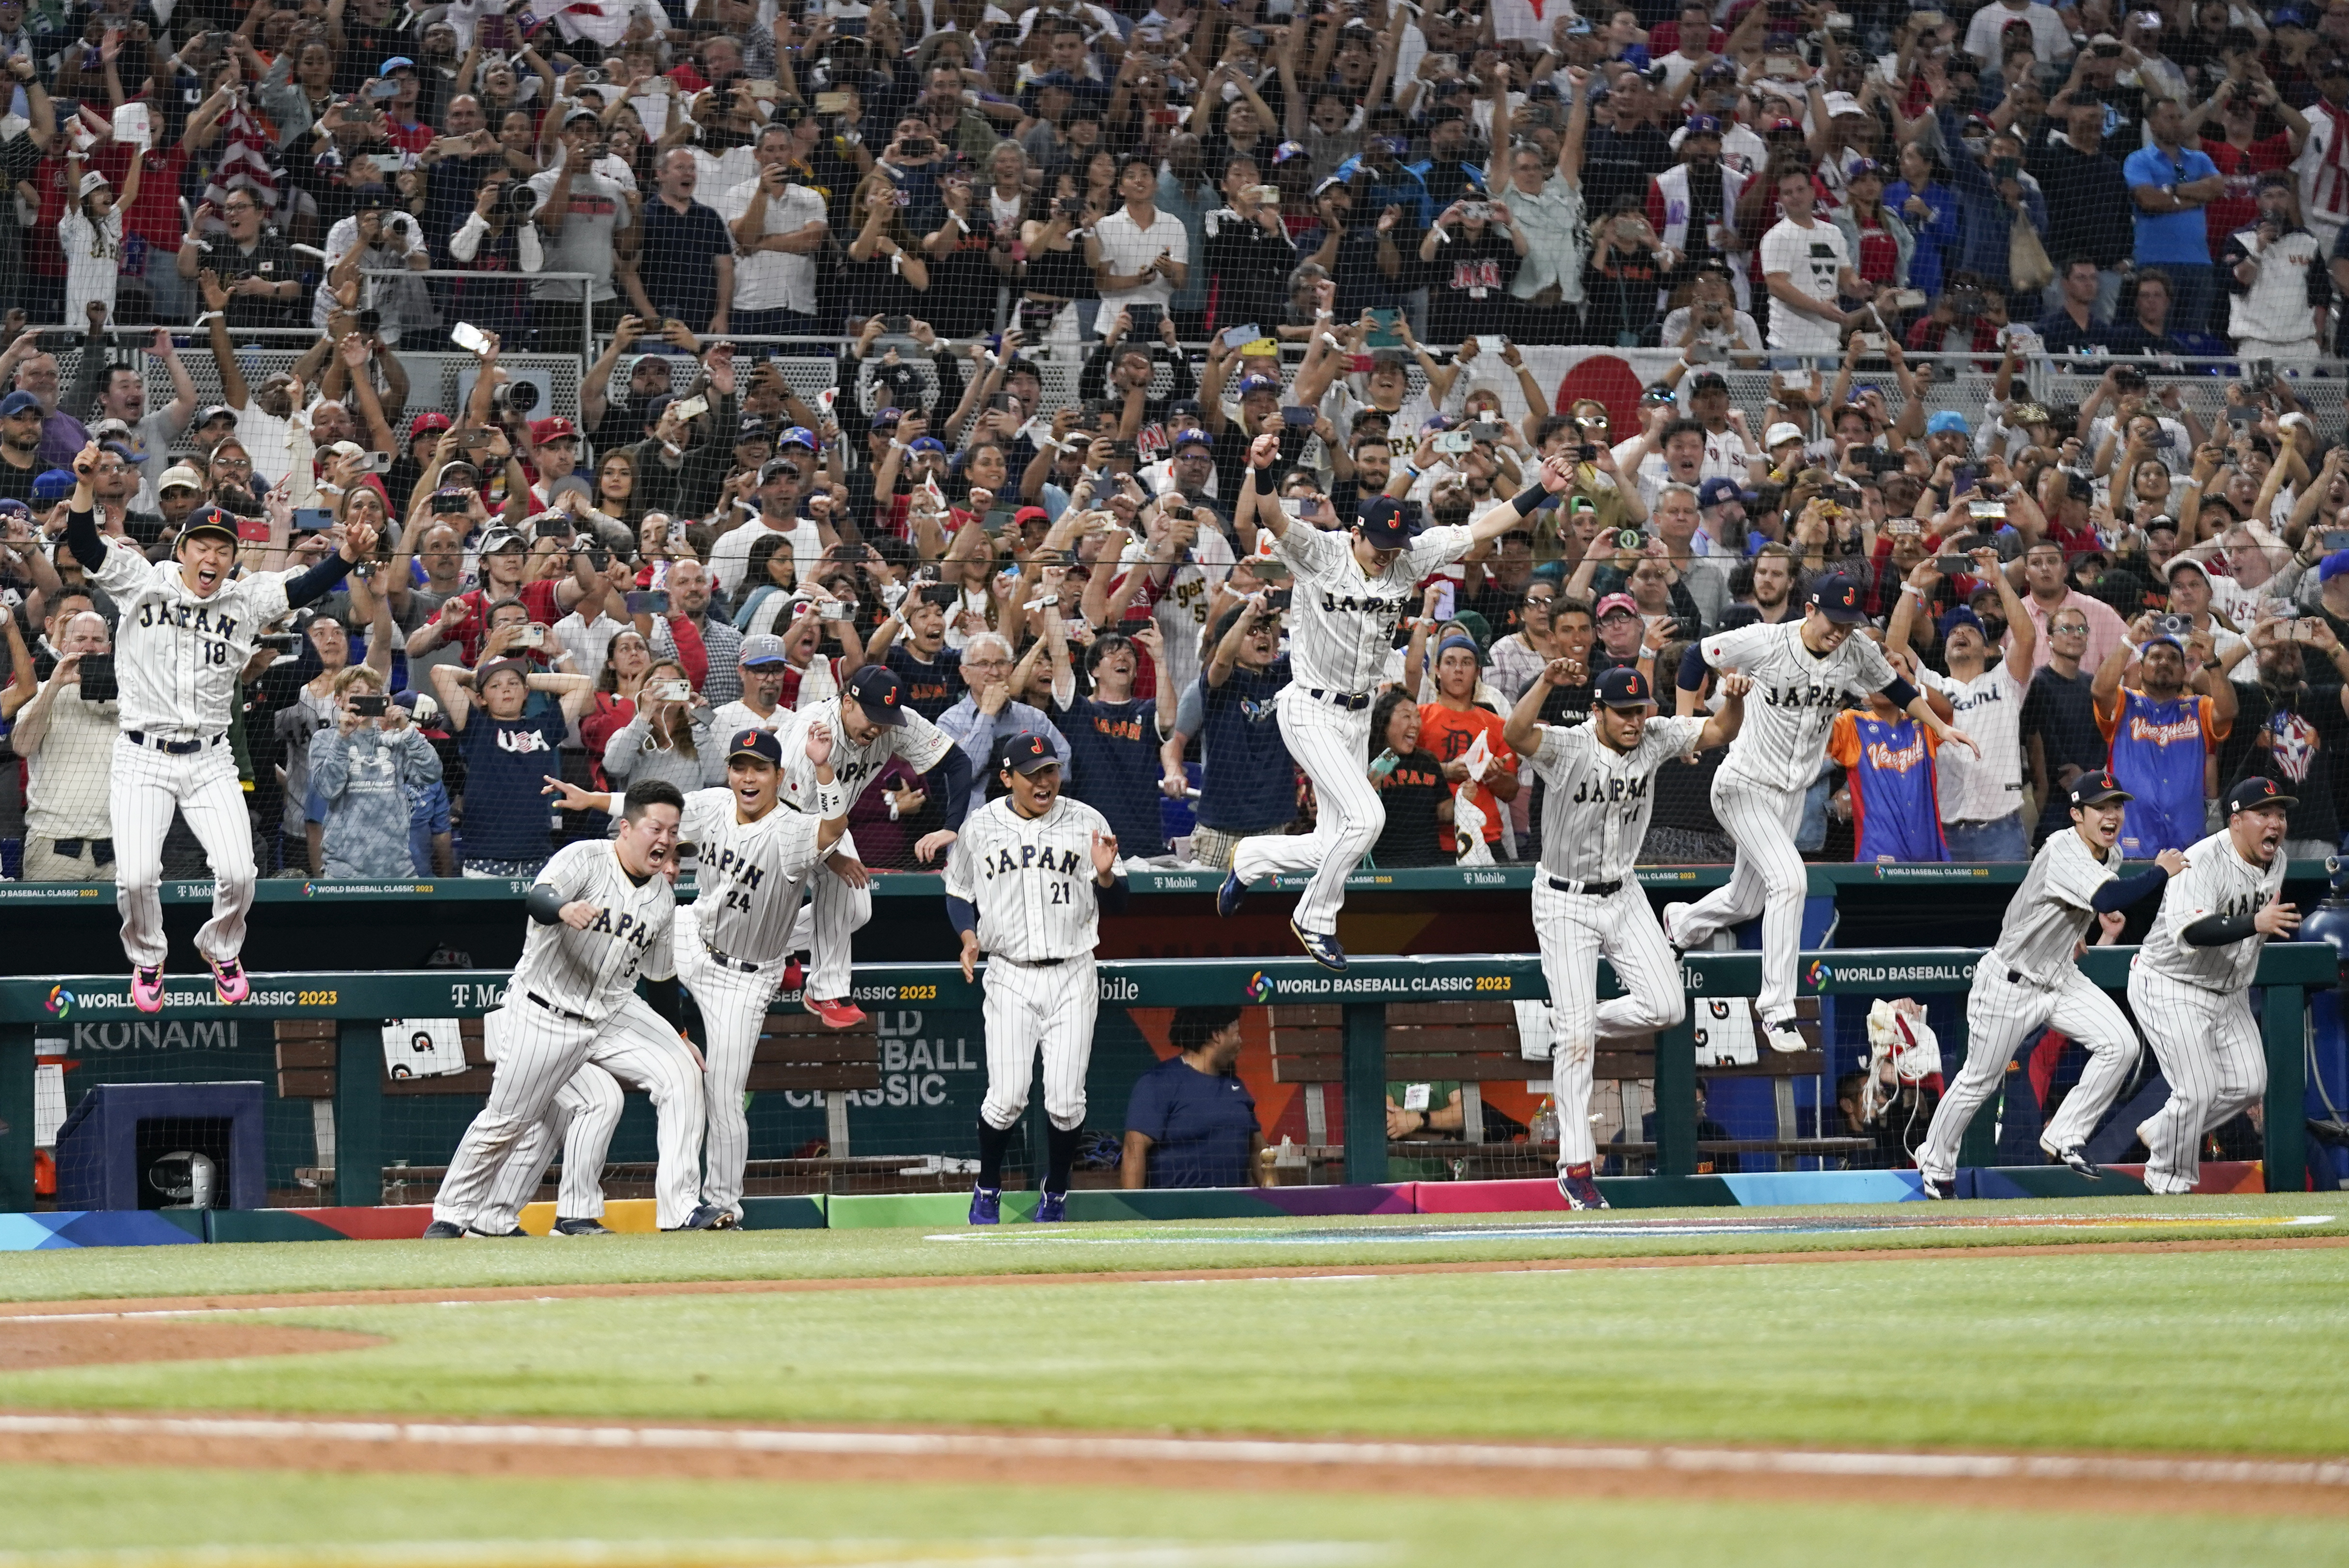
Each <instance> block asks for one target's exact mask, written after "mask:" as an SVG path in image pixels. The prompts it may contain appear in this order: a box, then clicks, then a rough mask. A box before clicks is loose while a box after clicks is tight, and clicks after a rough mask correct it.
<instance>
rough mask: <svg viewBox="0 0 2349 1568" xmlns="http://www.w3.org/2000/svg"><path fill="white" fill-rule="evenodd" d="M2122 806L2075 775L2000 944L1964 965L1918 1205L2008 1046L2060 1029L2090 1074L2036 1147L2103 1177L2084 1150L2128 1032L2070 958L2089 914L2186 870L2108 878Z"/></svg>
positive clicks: (2124, 1064)
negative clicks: (1954, 1069)
mask: <svg viewBox="0 0 2349 1568" xmlns="http://www.w3.org/2000/svg"><path fill="white" fill-rule="evenodd" d="M2132 798H2134V797H2133V796H2131V795H2130V794H2129V793H2128V792H2127V790H2124V789H2122V788H2121V786H2120V785H2119V784H2116V783H2114V782H2113V775H2112V774H2108V773H2102V772H2099V773H2093V774H2081V775H2080V777H2079V778H2078V779H2077V780H2076V781H2075V783H2074V784H2073V785H2072V794H2071V803H2072V805H2071V812H2072V826H2071V828H2070V829H2069V830H2068V831H2066V832H2064V833H2057V834H2053V835H2050V836H2049V837H2048V840H2047V842H2046V843H2044V844H2043V845H2041V846H2039V854H2038V856H2037V857H2035V858H2034V859H2033V861H2032V862H2031V870H2030V873H2029V874H2028V875H2027V876H2025V877H2023V886H2022V887H2020V888H2016V889H2015V890H2014V898H2013V900H2012V901H2011V902H2009V903H2008V905H2007V906H2006V918H2005V919H2003V920H2002V921H2000V922H1999V928H1998V941H1997V942H1996V944H1995V945H1993V946H1992V949H1991V950H1990V951H1988V952H1986V953H1984V954H1983V955H1982V961H1981V962H1979V963H1977V964H1976V965H1975V966H1974V978H1973V984H1972V986H1971V989H1970V990H1969V991H1968V992H1967V993H1966V1064H1965V1067H1964V1069H1963V1070H1962V1071H1961V1072H1960V1073H1959V1074H1958V1075H1957V1076H1956V1077H1955V1078H1954V1079H1952V1080H1951V1083H1950V1087H1949V1092H1948V1093H1946V1094H1944V1095H1943V1096H1941V1103H1940V1106H1937V1107H1935V1109H1934V1111H1933V1125H1932V1126H1931V1127H1930V1128H1928V1129H1927V1131H1926V1133H1925V1143H1924V1147H1921V1148H1920V1149H1919V1150H1918V1151H1917V1174H1918V1177H1919V1178H1920V1180H1921V1181H1922V1183H1923V1186H1924V1189H1925V1196H1926V1197H1928V1198H1942V1197H1946V1196H1948V1192H1949V1186H1950V1183H1951V1180H1952V1179H1954V1178H1955V1177H1956V1176H1957V1173H1958V1143H1959V1141H1960V1140H1961V1138H1963V1137H1965V1135H1966V1126H1967V1124H1968V1123H1970V1122H1971V1121H1972V1120H1973V1118H1974V1113H1975V1112H1976V1111H1978V1110H1980V1109H1981V1108H1982V1102H1983V1101H1984V1100H1987V1099H1988V1098H1990V1094H1991V1091H1992V1089H1994V1088H1996V1087H1998V1085H1999V1083H2000V1081H2001V1080H2002V1079H2003V1078H2004V1077H2005V1076H2006V1064H2007V1063H2008V1062H2009V1061H2010V1060H2011V1059H2012V1058H2013V1055H2014V1053H2015V1050H2016V1048H2017V1047H2019V1046H2020V1045H2021V1044H2023V1041H2024V1040H2025V1039H2026V1038H2028V1037H2029V1036H2030V1035H2031V1034H2032V1033H2034V1032H2036V1031H2037V1030H2039V1029H2041V1028H2043V1027H2044V1028H2051V1029H2060V1030H2062V1031H2063V1032H2064V1033H2065V1034H2067V1035H2069V1036H2070V1037H2071V1038H2073V1039H2075V1040H2077V1041H2078V1042H2079V1043H2080V1044H2082V1045H2083V1046H2085V1047H2086V1048H2087V1052H2088V1068H2087V1071H2086V1072H2085V1073H2082V1074H2081V1075H2080V1081H2079V1083H2078V1084H2076V1085H2074V1086H2073V1089H2072V1092H2071V1094H2069V1095H2068V1096H2065V1097H2064V1106H2063V1109H2061V1110H2060V1111H2058V1112H2056V1114H2055V1119H2054V1121H2052V1122H2049V1123H2048V1124H2047V1127H2046V1130H2045V1131H2044V1132H2042V1133H2041V1134H2040V1135H2039V1147H2041V1148H2043V1149H2045V1150H2046V1151H2047V1152H2048V1153H2049V1154H2050V1155H2053V1156H2054V1158H2057V1159H2059V1160H2062V1161H2063V1162H2064V1164H2065V1165H2068V1166H2070V1167H2071V1168H2073V1169H2074V1170H2076V1171H2078V1172H2079V1173H2080V1174H2081V1175H2083V1176H2091V1177H2093V1176H2098V1175H2101V1174H2102V1172H2100V1171H2098V1170H2097V1169H2096V1168H2095V1166H2094V1165H2093V1164H2091V1163H2089V1160H2088V1157H2087V1155H2086V1154H2085V1153H2084V1152H2082V1146H2083V1145H2085V1143H2086V1142H2087V1141H2088V1138H2089V1137H2090V1135H2091V1134H2093V1133H2094V1132H2095V1130H2096V1124H2097V1123H2098V1122H2100V1121H2102V1120H2104V1117H2105V1113H2106V1111H2108V1110H2110V1109H2111V1108H2112V1104H2113V1101H2114V1100H2115V1099H2116V1097H2118V1096H2119V1095H2120V1092H2121V1090H2122V1088H2123V1087H2124V1086H2125V1085H2127V1082H2128V1076H2129V1069H2130V1068H2132V1067H2134V1066H2136V1065H2137V1032H2136V1031H2135V1030H2133V1029H2131V1028H2130V1027H2129V1022H2128V1020H2127V1018H2126V1017H2124V1016H2123V1015H2122V1013H2121V1010H2120V1004H2119V1003H2118V1002H2115V1001H2114V1000H2113V999H2112V998H2111V997H2109V996H2107V995H2106V994H2105V992H2102V991H2101V990H2099V989H2097V986H2096V983H2095V981H2092V980H2090V979H2089V978H2088V977H2087V976H2086V975H2085V974H2082V973H2081V972H2080V966H2079V965H2078V964H2077V963H2076V962H2075V959H2076V958H2077V957H2078V956H2079V951H2080V944H2081V943H2082V942H2083V941H2084V940H2086V938H2087V936H2088V934H2089V933H2090V932H2091V931H2093V930H2094V929H2095V925H2096V918H2097V917H2098V916H2099V915H2109V914H2114V913H2116V912H2118V911H2119V910H2122V909H2127V908H2128V907H2129V906H2130V905H2131V904H2134V903H2136V902H2137V900H2138V899H2140V898H2147V897H2149V896H2150V895H2152V894H2155V893H2158V892H2159V891H2161V888H2162V886H2163V884H2165V883H2166V882H2168V880H2169V879H2170V878H2171V877H2175V876H2177V875H2178V873H2179V872H2181V871H2183V870H2185V869H2186V857H2184V856H2183V855H2180V854H2179V853H2178V851H2177V850H2175V849H2165V850H2163V851H2162V852H2161V853H2160V854H2159V855H2158V856H2156V857H2154V862H2153V868H2152V869H2151V870H2148V871H2140V872H2138V873H2137V875H2136V876H2134V877H2121V876H2120V875H2119V874H2118V873H2119V869H2120V864H2121V852H2120V846H2119V842H2118V840H2119V838H2120V834H2121V818H2122V815H2123V812H2122V807H2123V806H2125V805H2127V804H2128V802H2129V801H2130V800H2131V799H2132Z"/></svg>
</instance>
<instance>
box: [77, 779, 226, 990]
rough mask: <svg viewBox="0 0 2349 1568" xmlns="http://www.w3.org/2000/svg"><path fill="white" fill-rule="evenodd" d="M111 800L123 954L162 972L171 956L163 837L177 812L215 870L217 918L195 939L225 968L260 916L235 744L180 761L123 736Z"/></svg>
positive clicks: (198, 947) (205, 953)
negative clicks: (255, 913) (254, 916)
mask: <svg viewBox="0 0 2349 1568" xmlns="http://www.w3.org/2000/svg"><path fill="white" fill-rule="evenodd" d="M108 799H109V810H110V811H111V813H112V815H113V818H114V868H115V888H114V899H115V902H116V903H117V904H118V905H119V906H120V908H121V911H122V950H123V952H124V954H125V955H127V956H128V957H129V960H130V961H131V962H132V963H133V964H138V965H154V966H160V964H161V963H162V961H163V959H164V957H165V955H166V954H167V953H169V951H170V950H171V948H170V944H169V943H168V942H166V941H165V940H164V937H163V836H164V835H165V834H166V833H169V832H170V831H171V809H172V807H174V806H177V807H178V808H179V809H180V810H181V811H182V812H185V813H186V814H187V817H188V826H189V827H190V828H191V829H193V830H194V832H195V836H196V841H197V842H198V843H199V844H202V846H204V858H205V859H206V860H208V861H210V862H211V863H212V919H209V920H206V921H205V922H204V925H203V929H202V930H199V931H198V932H197V933H196V950H197V951H198V952H200V953H202V954H203V956H204V957H206V958H207V959H214V960H219V961H227V960H229V959H233V958H234V957H236V955H237V954H238V952H240V951H241V950H243V947H244V917H245V914H246V912H247V911H248V910H250V909H252V908H253V880H254V866H253V824H252V823H251V821H250V820H249V819H248V818H247V817H246V815H245V810H244V791H243V788H242V787H241V786H240V785H239V784H237V782H236V753H235V752H234V751H233V750H232V749H231V748H230V746H229V744H228V742H226V741H222V742H221V743H220V744H218V745H213V746H206V747H205V748H204V749H203V750H202V751H200V752H191V753H188V754H187V755H185V756H176V757H175V756H171V755H169V754H167V753H162V752H159V751H156V750H155V749H154V748H153V747H151V746H142V745H140V744H139V743H138V742H135V741H133V740H130V739H129V737H127V736H121V735H118V736H116V737H115V741H114V772H113V776H112V779H111V782H110V784H109V790H108Z"/></svg>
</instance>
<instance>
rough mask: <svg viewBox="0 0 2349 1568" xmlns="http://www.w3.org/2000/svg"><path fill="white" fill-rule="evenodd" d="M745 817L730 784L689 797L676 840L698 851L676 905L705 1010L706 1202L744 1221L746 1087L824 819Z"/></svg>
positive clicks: (683, 948)
mask: <svg viewBox="0 0 2349 1568" xmlns="http://www.w3.org/2000/svg"><path fill="white" fill-rule="evenodd" d="M739 817H740V813H739V811H738V810H737V805H736V801H735V796H734V792H733V791H732V790H730V789H724V788H719V789H698V790H695V791H694V792H693V793H692V794H689V795H687V796H686V797H685V819H684V821H683V822H682V823H681V824H680V825H679V826H678V841H679V842H681V843H686V844H691V845H693V846H696V848H697V849H698V854H699V858H698V861H697V862H696V866H697V869H696V870H695V872H694V881H695V888H696V891H695V894H694V901H693V902H692V903H690V904H687V905H684V906H682V907H680V908H679V909H678V912H677V972H678V979H680V980H682V981H685V984H686V987H687V989H688V990H689V991H691V992H693V1002H694V1005H695V1006H697V1007H698V1008H699V1009H700V1010H701V1027H702V1034H703V1049H702V1055H703V1060H704V1062H705V1064H706V1066H705V1068H704V1071H703V1075H702V1083H703V1086H704V1089H705V1091H706V1092H705V1095H704V1099H705V1100H706V1101H707V1104H708V1110H709V1142H708V1146H707V1149H706V1152H705V1154H704V1156H703V1162H704V1165H705V1167H706V1169H705V1172H704V1174H703V1177H702V1182H701V1199H702V1201H703V1202H705V1203H708V1204H709V1205H710V1206H711V1207H713V1208H716V1209H720V1210H725V1211H726V1212H727V1213H730V1214H732V1215H735V1216H736V1217H737V1218H740V1214H741V1210H742V1166H743V1162H744V1161H746V1160H748V1159H749V1158H750V1119H749V1118H748V1117H747V1116H744V1115H743V1111H742V1089H743V1085H745V1084H747V1083H748V1082H749V1081H750V1059H751V1057H752V1055H753V1054H755V1053H756V1052H757V1050H758V1046H759V1031H760V1029H761V1027H762V1026H763V1025H764V1024H765V1023H766V1020H767V1012H768V1009H769V1008H771V1006H773V1005H774V1001H775V988H776V986H777V984H778V983H779V982H780V981H781V978H782V972H783V961H784V959H786V958H787V957H789V956H790V954H791V944H790V938H791V934H792V925H793V923H794V918H795V917H796V916H797V914H798V912H799V908H800V885H801V883H802V882H803V881H805V880H806V878H807V876H808V873H809V872H810V871H811V870H812V869H813V868H814V866H815V855H816V830H817V829H818V828H819V827H820V826H822V819H821V818H819V817H817V816H816V815H813V814H812V813H809V812H797V811H787V810H785V809H783V808H782V807H781V806H780V805H778V806H776V807H775V808H774V809H773V810H771V811H769V812H768V813H767V815H764V816H762V817H761V818H759V819H758V820H757V821H756V822H743V821H740V820H739ZM819 994H821V993H819Z"/></svg>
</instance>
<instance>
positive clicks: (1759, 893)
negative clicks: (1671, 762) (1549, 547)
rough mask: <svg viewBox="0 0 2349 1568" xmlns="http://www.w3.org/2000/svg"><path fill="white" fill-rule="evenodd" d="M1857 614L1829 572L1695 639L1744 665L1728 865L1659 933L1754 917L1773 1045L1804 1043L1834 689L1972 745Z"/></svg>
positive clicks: (1761, 1007)
mask: <svg viewBox="0 0 2349 1568" xmlns="http://www.w3.org/2000/svg"><path fill="white" fill-rule="evenodd" d="M1486 515H1488V516H1489V515H1491V514H1489V513H1488V514H1486ZM1867 618H1868V615H1867V612H1866V611H1864V610H1863V609H1861V608H1860V604H1859V588H1858V586H1857V584H1855V583H1854V582H1853V581H1852V580H1851V579H1850V578H1849V577H1847V576H1844V575H1843V574H1842V573H1841V572H1830V573H1828V574H1827V575H1826V576H1823V577H1821V578H1820V579H1819V581H1818V585H1817V586H1816V587H1815V588H1813V589H1812V590H1811V597H1810V602H1809V604H1808V605H1806V607H1805V608H1804V610H1803V618H1802V619H1801V620H1799V621H1781V622H1778V623H1776V624H1775V625H1773V624H1770V623H1767V622H1764V623H1763V624H1761V625H1758V626H1748V627H1740V628H1738V629H1737V630H1735V631H1728V632H1721V633H1717V634H1715V635H1714V636H1712V637H1708V638H1706V639H1704V641H1703V642H1702V643H1701V644H1699V645H1698V649H1696V650H1694V651H1697V652H1699V653H1701V655H1702V658H1703V660H1704V662H1705V663H1707V664H1709V665H1711V666H1712V667H1713V669H1715V670H1741V671H1743V672H1744V674H1745V675H1746V676H1747V677H1748V678H1749V679H1750V680H1752V681H1753V685H1754V705H1753V710H1752V711H1751V712H1750V713H1749V714H1748V716H1747V722H1746V724H1745V726H1744V729H1743V730H1742V731H1741V732H1739V734H1738V737H1737V743H1736V744H1735V745H1733V746H1731V747H1730V748H1729V756H1728V759H1727V760H1726V761H1724V762H1723V763H1722V764H1721V771H1720V772H1719V773H1718V774H1714V775H1713V814H1714V815H1716V816H1718V817H1719V818H1720V819H1721V825H1722V826H1723V827H1725V828H1727V829H1728V830H1729V836H1731V837H1732V838H1733V839H1735V840H1736V841H1737V864H1736V866H1735V867H1734V868H1733V870H1732V871H1731V872H1730V877H1729V880H1728V881H1727V882H1726V883H1724V884H1723V885H1722V886H1721V887H1719V888H1714V889H1713V891H1712V892H1711V893H1709V894H1707V895H1706V896H1705V897H1704V898H1701V899H1699V900H1698V901H1697V902H1695V903H1693V904H1667V905H1665V906H1664V938H1665V940H1667V941H1669V942H1671V945H1672V947H1673V949H1674V950H1676V951H1679V952H1686V951H1688V950H1689V949H1691V948H1693V947H1701V946H1702V945H1703V944H1704V943H1705V942H1707V941H1710V940H1712V938H1713V933H1714V932H1715V931H1718V930H1721V929H1724V928H1726V927H1729V926H1733V925H1736V924H1737V923H1738V922H1739V921H1741V920H1748V919H1753V918H1754V916H1755V915H1759V916H1761V917H1762V988H1761V993H1760V994H1759V995H1758V996H1757V997H1756V998H1755V999H1754V1012H1756V1013H1757V1014H1759V1015H1760V1017H1761V1019H1762V1030H1763V1038H1764V1039H1765V1040H1767V1041H1768V1042H1769V1044H1770V1045H1771V1048H1772V1049H1774V1050H1777V1051H1788V1052H1793V1051H1803V1050H1806V1049H1808V1047H1807V1046H1806V1044H1805V1043H1804V1040H1803V1037H1802V1035H1801V1033H1799V1032H1798V1031H1797V1030H1796V1029H1795V961H1796V959H1797V958H1798V957H1799V956H1800V947H1801V942H1802V934H1803V895H1804V892H1805V890H1806V888H1807V887H1808V877H1807V875H1806V872H1805V870H1804V868H1803V857H1802V855H1801V853H1800V852H1799V851H1797V850H1796V849H1795V829H1796V828H1797V827H1799V826H1801V825H1802V819H1803V795H1804V793H1805V792H1806V791H1807V790H1808V789H1809V788H1810V787H1811V781H1812V780H1813V779H1814V778H1816V777H1817V776H1818V771H1819V759H1820V757H1821V756H1822V755H1824V754H1825V753H1826V742H1827V732H1828V731H1829V730H1831V729H1833V728H1834V726H1835V718H1836V714H1837V712H1838V711H1841V709H1842V707H1843V694H1844V692H1845V691H1881V692H1883V693H1884V694H1885V695H1886V696H1887V697H1889V698H1890V699H1891V700H1892V704H1893V706H1894V707H1896V708H1899V710H1901V711H1903V712H1905V713H1907V714H1908V715H1909V717H1910V718H1912V719H1914V720H1916V721H1917V722H1919V723H1920V724H1922V725H1924V726H1925V727H1926V728H1928V729H1930V730H1932V731H1934V732H1937V733H1938V734H1939V735H1940V738H1941V743H1942V744H1943V745H1948V744H1949V743H1950V742H1953V741H1954V742H1957V743H1958V744H1960V745H1961V746H1964V747H1965V748H1966V749H1967V750H1969V751H1971V752H1973V753H1975V754H1976V755H1980V754H1981V749H1980V748H1979V747H1977V746H1975V745H1974V743H1973V742H1972V740H1971V738H1969V737H1968V736H1967V734H1966V732H1964V731H1962V730H1958V729H1953V728H1951V726H1950V725H1948V724H1945V723H1943V722H1941V720H1940V716H1939V715H1938V714H1936V713H1935V712H1934V711H1933V710H1932V709H1931V707H1930V706H1929V705H1928V704H1927V702H1926V701H1925V697H1924V694H1923V693H1922V692H1920V691H1918V690H1917V688H1915V687H1914V686H1911V685H1910V684H1909V682H1908V681H1906V680H1902V679H1901V678H1900V674H1899V671H1898V670H1894V669H1893V668H1892V665H1891V663H1890V661H1889V660H1888V659H1886V658H1885V657H1884V650H1883V649H1881V648H1878V646H1877V645H1876V643H1875V642H1874V641H1873V640H1871V639H1868V638H1866V637H1855V636H1853V635H1852V628H1854V627H1857V625H1859V624H1860V623H1861V622H1862V621H1864V620H1866V619H1867ZM1690 674H1691V671H1690V670H1688V668H1687V667H1683V670H1682V679H1681V682H1680V683H1681V684H1682V686H1683V687H1690V686H1692V684H1693V683H1692V680H1691V679H1690Z"/></svg>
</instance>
